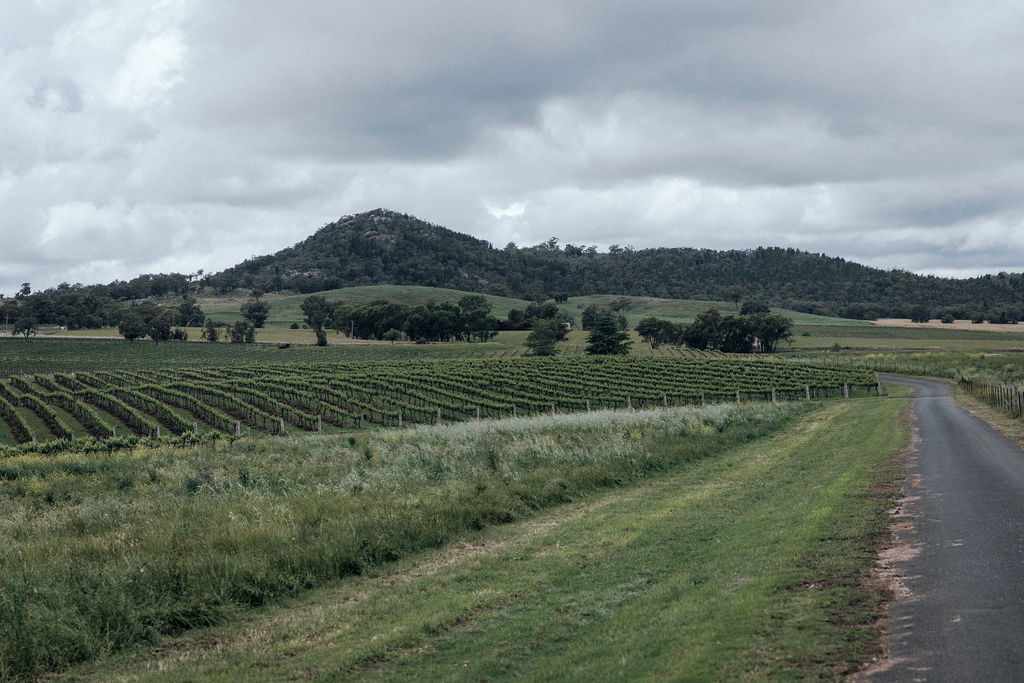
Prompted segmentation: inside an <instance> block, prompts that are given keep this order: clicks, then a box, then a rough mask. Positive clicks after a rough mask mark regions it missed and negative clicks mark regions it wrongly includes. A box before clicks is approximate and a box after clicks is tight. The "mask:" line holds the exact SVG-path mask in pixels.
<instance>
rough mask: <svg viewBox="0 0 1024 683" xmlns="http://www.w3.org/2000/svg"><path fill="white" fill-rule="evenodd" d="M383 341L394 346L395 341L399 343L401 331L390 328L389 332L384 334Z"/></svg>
mask: <svg viewBox="0 0 1024 683" xmlns="http://www.w3.org/2000/svg"><path fill="white" fill-rule="evenodd" d="M383 339H384V341H389V342H391V343H392V344H394V343H395V342H396V341H400V340H401V339H402V333H401V331H399V330H396V329H395V328H393V327H392V328H391V329H390V330H388V331H387V332H385V333H384V337H383Z"/></svg>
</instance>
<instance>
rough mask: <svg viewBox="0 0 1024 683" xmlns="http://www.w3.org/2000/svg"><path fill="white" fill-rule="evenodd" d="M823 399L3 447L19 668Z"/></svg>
mask: <svg viewBox="0 0 1024 683" xmlns="http://www.w3.org/2000/svg"><path fill="white" fill-rule="evenodd" d="M806 405H807V404H804V405H803V406H801V405H799V404H789V405H779V406H772V405H770V404H769V405H746V406H742V407H737V406H735V405H723V406H712V407H708V408H704V409H674V410H665V411H654V412H647V413H628V412H624V413H610V412H603V413H593V414H590V415H573V416H560V417H542V418H528V419H520V420H507V421H501V422H482V423H471V424H463V425H456V426H450V427H435V428H419V429H409V430H404V431H386V432H376V433H372V434H365V435H361V436H355V437H352V438H350V439H342V438H338V437H334V438H329V437H305V438H293V439H270V440H258V441H240V442H237V443H235V444H233V445H231V446H222V447H218V448H211V447H201V448H196V449H192V450H174V449H169V448H168V449H156V450H151V451H138V452H135V453H118V454H111V455H99V456H84V455H80V456H55V457H48V458H40V457H12V458H9V459H7V460H3V461H0V538H2V539H3V543H2V544H0V678H4V677H12V676H23V675H33V674H38V673H40V672H44V671H51V670H58V669H60V668H62V667H65V666H67V665H68V664H71V663H73V662H76V661H85V660H90V659H93V658H95V657H98V656H101V655H103V654H106V653H109V652H112V651H116V650H118V649H121V648H124V647H126V646H129V645H133V644H138V643H141V642H152V641H154V640H155V639H157V638H158V637H159V636H160V635H161V634H166V633H174V632H180V631H182V630H186V629H189V628H194V627H197V626H204V625H210V624H214V623H218V622H220V621H223V620H224V619H225V618H227V617H228V616H230V615H232V614H234V613H236V612H237V611H238V610H242V609H245V608H251V607H254V606H259V605H263V604H266V603H268V602H273V601H275V600H278V599H280V598H282V597H284V596H288V595H293V594H296V593H299V592H302V591H305V590H308V589H310V588H313V587H315V586H318V585H320V584H322V583H324V582H325V581H328V580H331V579H337V578H340V577H344V576H351V575H357V574H361V573H365V572H367V571H368V570H370V569H371V568H374V567H377V566H379V565H381V564H382V563H385V562H388V561H392V560H395V559H398V558H400V557H404V556H406V555H409V554H410V553H412V552H415V551H418V550H423V549H425V548H430V547H436V546H439V545H442V544H444V543H446V542H448V541H450V540H452V539H453V538H456V537H458V536H459V535H461V534H464V533H465V532H467V531H469V530H473V529H480V528H484V527H487V526H489V525H492V524H496V523H504V522H511V521H514V520H516V519H520V518H523V517H526V516H529V515H530V514H532V513H533V512H535V511H536V510H538V509H541V508H544V507H548V506H551V505H554V504H557V503H563V502H566V501H568V500H571V499H573V498H575V497H578V496H580V495H584V494H586V493H588V492H592V491H595V490H598V489H602V488H607V487H614V486H619V485H623V484H625V483H628V482H631V481H636V480H639V479H642V478H644V477H647V476H650V475H652V474H654V473H657V472H662V471H667V470H670V469H673V468H676V467H679V466H680V465H682V464H684V463H687V462H692V461H696V460H700V459H702V458H704V457H705V456H708V455H712V454H716V453H721V452H723V451H725V450H726V449H728V448H730V447H733V446H735V445H737V444H740V443H744V442H746V441H749V440H751V439H753V438H756V437H758V436H761V435H764V434H766V433H768V432H770V431H772V430H774V429H777V428H780V427H781V426H782V425H783V424H785V423H786V422H787V420H788V419H789V418H790V417H792V416H793V415H795V414H797V413H799V412H801V411H804V410H806V409H807V408H806Z"/></svg>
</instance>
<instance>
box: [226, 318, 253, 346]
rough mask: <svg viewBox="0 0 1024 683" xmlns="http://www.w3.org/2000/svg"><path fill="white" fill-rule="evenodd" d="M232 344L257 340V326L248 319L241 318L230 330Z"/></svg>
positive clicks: (250, 342)
mask: <svg viewBox="0 0 1024 683" xmlns="http://www.w3.org/2000/svg"><path fill="white" fill-rule="evenodd" d="M228 334H229V336H230V339H231V343H232V344H252V343H254V342H255V341H256V326H255V325H253V324H252V323H251V322H249V321H247V320H239V321H237V322H236V323H235V324H234V325H232V326H231V329H230V330H229V332H228Z"/></svg>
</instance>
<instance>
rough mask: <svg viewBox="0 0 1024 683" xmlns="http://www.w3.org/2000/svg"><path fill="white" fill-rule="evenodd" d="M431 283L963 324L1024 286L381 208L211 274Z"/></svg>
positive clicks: (329, 284) (267, 280)
mask: <svg viewBox="0 0 1024 683" xmlns="http://www.w3.org/2000/svg"><path fill="white" fill-rule="evenodd" d="M382 283H388V284H397V285H403V284H404V285H423V286H431V287H446V288H451V289H459V290H466V291H474V292H483V293H488V294H495V295H500V296H511V297H518V298H524V299H538V298H548V297H557V296H560V295H566V296H581V295H589V294H622V295H634V296H652V297H663V298H670V299H744V300H751V299H757V300H762V301H765V302H769V303H773V304H776V305H780V306H786V307H788V308H794V309H797V310H803V311H808V312H815V313H823V314H831V315H841V316H844V317H856V318H873V317H882V316H893V317H911V316H912V315H913V313H914V310H913V309H914V308H915V307H925V308H927V309H928V312H929V314H931V315H936V314H938V313H939V312H940V311H945V310H949V311H951V312H953V314H954V315H955V316H956V317H958V318H965V317H980V316H981V315H985V316H987V317H989V318H992V317H996V316H997V315H998V314H999V313H1003V312H1009V315H1010V317H1013V318H1016V319H1020V318H1021V317H1022V314H1024V310H1022V309H1024V276H1022V275H1021V274H1000V275H986V276H983V277H977V278H971V279H952V278H940V277H935V276H923V275H916V274H914V273H909V272H906V271H900V270H892V271H887V270H881V269H877V268H870V267H867V266H863V265H860V264H858V263H853V262H851V261H847V260H845V259H842V258H835V257H829V256H825V255H823V254H814V253H809V252H804V251H799V250H796V249H782V248H776V247H758V248H756V249H749V250H732V251H715V250H711V249H692V248H656V249H639V250H637V249H632V248H629V247H612V248H611V249H610V250H609V251H607V252H599V251H598V250H597V249H596V248H595V247H591V246H587V245H575V244H565V245H560V244H559V243H558V241H557V240H556V239H554V238H552V239H551V240H549V241H547V242H545V243H543V244H540V245H537V246H533V247H525V248H522V247H517V246H516V245H514V244H509V245H508V246H506V247H504V248H501V249H499V248H495V247H493V246H492V245H491V244H489V243H488V242H485V241H483V240H479V239H476V238H474V237H470V236H468V235H464V234H461V233H457V232H454V231H452V230H448V229H447V228H444V227H442V226H439V225H434V224H431V223H427V222H424V221H421V220H419V219H417V218H415V217H413V216H409V215H406V214H401V213H396V212H393V211H387V210H384V209H377V210H374V211H369V212H366V213H361V214H355V215H352V216H346V217H344V218H341V219H340V220H338V221H337V222H335V223H331V224H330V225H327V226H325V227H324V228H322V229H321V230H319V231H318V232H317V233H316V234H314V235H313V236H311V237H309V238H308V239H306V240H304V241H303V242H300V243H298V244H296V245H295V246H293V247H290V248H288V249H284V250H283V251H280V252H278V253H276V254H273V255H270V256H263V257H259V258H255V259H251V260H248V261H245V262H244V263H242V264H240V265H238V266H235V267H233V268H230V269H228V270H225V271H223V272H221V273H218V274H216V275H212V276H209V277H208V278H207V280H206V284H208V285H211V286H213V287H214V288H216V289H217V290H218V291H222V292H226V291H230V290H234V289H237V288H257V289H263V290H265V291H280V290H297V291H300V292H316V291H323V290H328V289H336V288H339V287H346V286H353V285H369V284H382Z"/></svg>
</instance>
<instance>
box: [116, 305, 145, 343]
mask: <svg viewBox="0 0 1024 683" xmlns="http://www.w3.org/2000/svg"><path fill="white" fill-rule="evenodd" d="M117 331H118V333H119V334H120V335H121V336H122V337H124V338H125V339H127V340H128V341H135V340H136V339H142V338H143V337H145V336H146V334H147V331H148V330H147V326H146V320H145V318H143V317H142V314H141V313H139V312H138V311H129V312H128V313H126V314H125V316H124V317H123V318H121V322H120V323H118V325H117Z"/></svg>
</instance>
